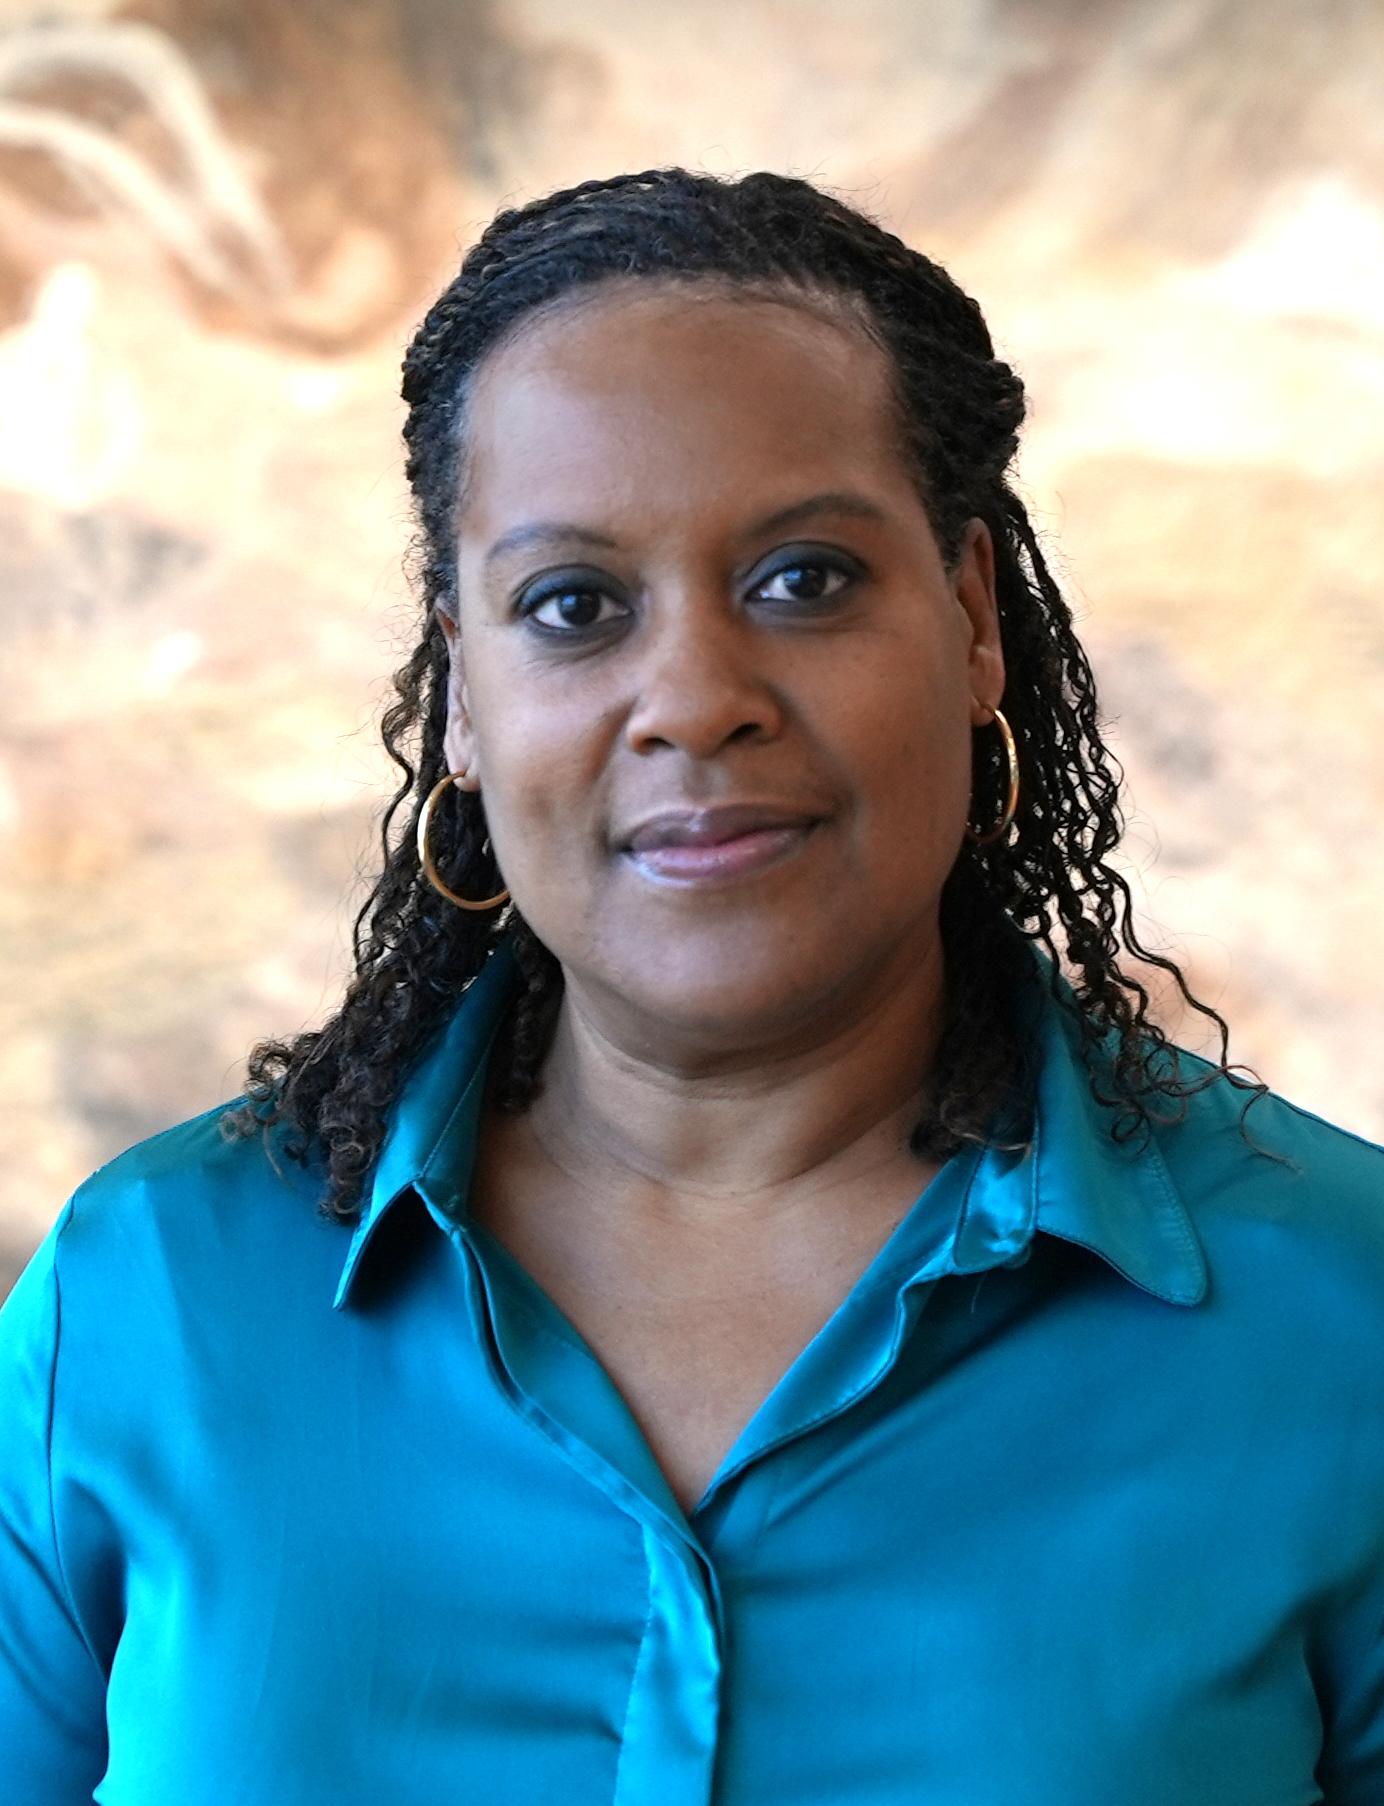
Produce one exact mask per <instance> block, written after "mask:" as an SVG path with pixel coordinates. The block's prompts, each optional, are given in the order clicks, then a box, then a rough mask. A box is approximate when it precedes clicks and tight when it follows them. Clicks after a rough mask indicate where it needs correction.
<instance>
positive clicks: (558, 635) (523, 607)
mask: <svg viewBox="0 0 1384 1806" xmlns="http://www.w3.org/2000/svg"><path fill="white" fill-rule="evenodd" d="M803 570H823V571H834V572H835V573H836V575H837V576H839V577H844V578H845V579H846V583H845V584H842V585H840V586H838V588H836V589H835V590H833V591H832V592H831V593H830V594H829V595H826V596H803V597H798V598H793V597H788V598H786V599H785V598H783V597H778V598H774V601H775V602H776V604H777V605H778V606H780V607H783V606H789V607H791V606H792V605H793V603H794V601H795V600H796V602H797V603H798V605H799V606H801V607H804V608H809V609H810V608H821V607H824V606H825V605H826V604H827V603H829V602H834V601H836V599H837V598H838V597H839V596H840V595H841V594H842V591H843V590H844V589H845V588H847V587H848V586H849V585H850V584H851V583H854V582H856V581H857V580H858V579H859V578H860V576H861V575H862V567H861V566H860V565H859V564H857V563H856V561H855V560H854V559H847V558H845V557H843V556H842V555H841V554H840V553H825V552H814V553H812V554H811V555H810V556H808V555H801V556H798V557H794V558H786V559H784V561H783V562H782V563H781V564H777V565H775V566H774V568H773V569H772V570H771V571H767V572H766V573H765V575H764V576H763V577H761V578H760V580H759V582H758V583H757V584H756V585H755V586H754V587H755V589H757V590H758V589H764V588H765V587H767V585H769V584H770V583H772V582H773V581H774V579H775V578H776V577H781V576H782V575H783V573H784V572H785V571H803ZM576 595H588V596H606V597H609V595H610V592H609V591H608V590H605V589H601V588H600V587H598V585H596V584H594V583H584V582H582V581H580V580H579V579H569V580H568V581H567V582H562V581H561V580H560V579H554V580H552V581H550V582H549V583H548V585H547V587H546V588H541V589H538V590H535V591H534V592H532V593H531V594H529V595H526V596H523V597H521V598H520V600H519V603H518V606H517V610H516V612H517V613H518V614H519V615H520V616H522V617H523V618H524V619H525V620H528V621H530V623H531V625H532V627H533V629H534V631H535V632H536V633H542V634H547V635H548V636H549V637H550V638H552V639H562V640H568V639H576V638H578V637H579V636H581V635H583V634H587V633H595V632H599V631H601V630H602V629H603V628H606V627H609V626H610V625H612V623H611V622H610V621H593V622H588V623H587V625H586V626H584V627H550V626H549V625H547V623H546V622H543V621H534V620H532V617H533V616H534V615H535V614H536V613H537V611H538V610H539V609H540V608H541V607H542V606H543V604H544V603H545V602H551V601H552V600H553V599H554V598H555V597H559V596H576Z"/></svg>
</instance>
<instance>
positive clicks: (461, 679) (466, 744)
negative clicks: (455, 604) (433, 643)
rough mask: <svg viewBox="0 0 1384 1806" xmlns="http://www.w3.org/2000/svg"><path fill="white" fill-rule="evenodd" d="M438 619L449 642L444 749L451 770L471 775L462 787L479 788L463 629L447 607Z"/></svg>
mask: <svg viewBox="0 0 1384 1806" xmlns="http://www.w3.org/2000/svg"><path fill="white" fill-rule="evenodd" d="M437 618H438V621H439V622H440V623H441V626H442V632H443V635H444V636H445V638H446V641H447V726H446V728H445V729H444V731H443V735H442V750H443V753H444V755H445V757H446V760H447V769H448V771H462V772H465V773H466V774H467V775H466V776H465V777H464V778H459V779H458V780H457V783H458V786H459V788H461V789H462V790H479V789H480V770H479V767H478V763H477V757H476V736H475V730H474V727H473V725H472V721H471V696H470V692H469V690H468V688H467V684H466V666H465V662H464V660H463V658H462V653H461V632H460V629H459V628H458V626H457V624H456V622H455V621H454V620H453V619H452V617H451V615H449V614H448V613H447V612H446V610H445V609H441V608H439V609H438V610H437Z"/></svg>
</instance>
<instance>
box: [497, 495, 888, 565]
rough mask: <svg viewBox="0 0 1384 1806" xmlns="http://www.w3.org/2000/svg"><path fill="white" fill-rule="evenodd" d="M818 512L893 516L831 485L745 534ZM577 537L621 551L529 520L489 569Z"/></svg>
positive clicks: (602, 540) (505, 541) (588, 535)
mask: <svg viewBox="0 0 1384 1806" xmlns="http://www.w3.org/2000/svg"><path fill="white" fill-rule="evenodd" d="M817 514H842V515H846V516H848V517H850V518H851V519H855V520H871V521H887V520H888V519H889V516H888V514H887V513H886V512H885V510H884V509H883V508H881V507H880V505H879V503H878V502H872V501H871V500H870V499H869V497H868V496H864V495H858V494H857V493H856V492H855V491H854V490H850V489H827V490H823V491H822V493H821V494H820V495H809V496H806V497H805V498H804V499H803V500H802V501H800V502H790V503H789V505H788V506H787V507H786V508H776V509H775V510H774V512H773V513H772V514H766V515H764V516H763V517H762V518H761V519H760V520H757V521H755V522H754V524H753V525H752V526H750V527H749V528H747V529H746V532H745V538H746V539H758V538H759V537H760V536H761V535H762V534H765V533H773V532H776V531H778V530H779V529H780V528H782V527H791V526H795V525H796V524H797V522H799V521H802V520H806V519H808V518H809V517H810V516H812V515H817ZM574 540H575V541H576V542H577V543H579V544H581V545H587V546H599V547H601V548H602V549H603V550H605V551H617V550H618V549H619V545H620V542H619V540H618V539H612V538H611V537H610V535H609V534H608V533H597V532H596V531H594V529H592V528H591V527H580V526H577V525H576V523H575V522H572V521H559V520H540V521H525V522H524V523H523V525H522V526H518V527H511V528H510V530H509V532H508V533H502V534H501V535H500V537H499V538H498V539H497V540H496V541H495V543H494V545H493V546H491V548H490V550H489V551H488V552H487V553H486V555H485V561H484V563H485V569H486V570H489V569H490V567H491V565H493V564H495V563H496V562H497V561H498V560H499V559H501V558H503V557H505V556H506V555H507V554H509V553H511V552H531V551H537V550H540V549H541V548H543V547H545V546H551V545H556V544H558V543H560V542H561V543H565V544H569V545H570V544H571V543H572V542H573V541H574Z"/></svg>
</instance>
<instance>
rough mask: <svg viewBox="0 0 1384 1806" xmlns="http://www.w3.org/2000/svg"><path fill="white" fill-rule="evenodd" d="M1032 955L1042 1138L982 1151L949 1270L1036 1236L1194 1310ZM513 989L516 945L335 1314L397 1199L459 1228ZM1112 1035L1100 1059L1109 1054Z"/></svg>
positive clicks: (453, 1022)
mask: <svg viewBox="0 0 1384 1806" xmlns="http://www.w3.org/2000/svg"><path fill="white" fill-rule="evenodd" d="M1033 956H1034V959H1035V961H1036V962H1037V963H1038V965H1039V966H1040V967H1041V968H1042V973H1041V982H1040V983H1039V984H1038V985H1036V986H1033V987H1030V1000H1031V1001H1030V1008H1031V1012H1032V1014H1031V1016H1030V1018H1029V1021H1030V1023H1031V1025H1032V1032H1033V1033H1034V1035H1035V1038H1036V1046H1037V1051H1038V1076H1037V1112H1036V1123H1035V1132H1034V1135H1033V1139H1032V1141H1031V1143H1030V1145H1029V1147H1028V1149H1027V1150H1026V1151H1025V1152H1024V1153H1022V1154H1015V1153H1012V1152H1006V1151H1004V1150H1001V1149H998V1148H994V1147H987V1148H985V1149H984V1150H981V1151H980V1155H979V1158H978V1160H977V1161H976V1164H975V1169H974V1172H973V1174H972V1176H971V1180H970V1183H969V1184H968V1186H967V1187H966V1200H965V1204H964V1207H963V1209H962V1211H961V1214H960V1217H959V1219H958V1222H957V1225H956V1229H955V1231H954V1232H953V1235H952V1238H951V1243H950V1246H949V1249H948V1255H947V1260H946V1267H947V1270H949V1271H952V1272H958V1273H970V1272H979V1271H981V1270H982V1269H984V1268H986V1267H991V1266H994V1265H995V1264H996V1263H997V1262H998V1261H1001V1260H1003V1261H1004V1262H1005V1263H1006V1264H1008V1265H1017V1264H1018V1263H1019V1262H1021V1261H1022V1260H1023V1259H1025V1258H1026V1254H1027V1249H1028V1245H1029V1243H1030V1242H1031V1241H1032V1239H1033V1236H1034V1234H1035V1232H1041V1233H1043V1234H1046V1235H1053V1236H1058V1237H1060V1238H1061V1239H1062V1240H1064V1241H1068V1242H1074V1243H1076V1244H1078V1245H1079V1246H1080V1247H1083V1248H1087V1249H1090V1250H1091V1251H1092V1252H1093V1253H1095V1254H1097V1255H1099V1256H1100V1257H1101V1259H1102V1260H1104V1261H1106V1262H1108V1264H1109V1265H1110V1266H1111V1267H1113V1268H1114V1269H1115V1271H1116V1272H1118V1273H1120V1274H1122V1275H1123V1276H1124V1278H1126V1279H1128V1280H1130V1281H1132V1282H1133V1284H1135V1285H1137V1286H1140V1287H1142V1288H1143V1290H1145V1291H1146V1292H1150V1293H1152V1294H1153V1295H1154V1296H1155V1297H1157V1298H1161V1299H1164V1300H1166V1301H1167V1302H1168V1303H1169V1304H1185V1305H1191V1304H1199V1303H1200V1302H1201V1300H1202V1299H1203V1298H1204V1297H1205V1296H1206V1291H1207V1271H1206V1262H1205V1258H1204V1255H1203V1252H1202V1248H1201V1244H1200V1243H1199V1241H1198V1239H1197V1236H1196V1233H1195V1231H1194V1229H1193V1227H1192V1223H1191V1219H1190V1217H1189V1216H1188V1213H1187V1208H1186V1206H1185V1204H1184V1203H1183V1201H1182V1199H1181V1197H1180V1195H1179V1194H1178V1191H1177V1189H1176V1187H1175V1186H1174V1184H1173V1180H1172V1176H1171V1174H1170V1173H1169V1171H1168V1167H1167V1164H1166V1162H1165V1161H1164V1158H1163V1154H1162V1151H1161V1149H1160V1147H1159V1144H1158V1139H1157V1132H1156V1131H1155V1132H1153V1133H1152V1134H1151V1135H1150V1136H1149V1138H1148V1139H1147V1141H1141V1140H1130V1141H1126V1142H1116V1141H1114V1140H1113V1139H1112V1137H1111V1134H1110V1129H1109V1122H1110V1113H1109V1109H1108V1107H1105V1106H1101V1105H1099V1104H1097V1103H1096V1101H1095V1100H1094V1098H1093V1097H1092V1095H1091V1091H1090V1086H1089V1081H1088V1079H1087V1075H1086V1067H1085V1064H1084V1062H1083V1060H1082V1056H1081V1052H1080V1029H1079V1026H1078V1025H1077V1024H1076V1023H1075V1022H1074V1021H1072V1020H1071V1019H1070V1018H1069V1017H1068V1015H1067V1012H1066V1011H1065V1010H1063V1009H1061V1008H1060V1007H1059V1005H1058V1004H1057V1002H1056V1001H1055V999H1054V998H1053V996H1052V994H1051V991H1050V989H1049V984H1048V980H1049V974H1050V971H1051V961H1050V960H1049V959H1048V957H1047V955H1046V954H1044V953H1042V952H1041V951H1040V950H1039V949H1037V948H1034V949H1033ZM518 986H519V970H518V965H517V962H516V960H515V957H514V951H513V944H512V942H511V940H510V938H509V937H508V936H504V937H503V938H502V939H501V940H500V941H498V942H497V943H496V945H495V946H494V947H493V948H492V949H491V951H490V953H489V954H488V956H487V958H486V961H485V963H484V965H483V966H482V967H481V969H480V971H479V973H478V974H477V975H476V977H475V979H474V980H473V982H472V983H471V984H470V985H469V986H468V987H467V989H466V991H465V993H464V994H463V996H462V999H461V1002H460V1003H459V1004H458V1006H457V1008H456V1009H455V1010H454V1011H453V1013H452V1015H451V1017H450V1019H449V1020H448V1021H447V1023H446V1024H445V1025H444V1027H443V1028H442V1029H441V1030H440V1031H439V1033H438V1035H437V1036H436V1038H435V1039H434V1041H433V1043H432V1045H431V1046H430V1047H429V1049H428V1050H427V1051H426V1053H425V1054H424V1055H423V1057H422V1059H421V1060H420V1062H419V1063H418V1065H417V1066H416V1067H415V1068H414V1069H413V1071H412V1073H411V1074H410V1075H409V1077H408V1078H407V1079H406V1080H405V1083H404V1086H403V1089H402V1091H401V1092H400V1095H399V1097H398V1099H397V1101H396V1104H395V1106H394V1110H393V1114H392V1120H391V1123H390V1127H389V1130H388V1132H387V1134H386V1137H385V1141H384V1145H383V1147H382V1148H381V1151H380V1156H379V1159H378V1161H377V1162H376V1165H375V1171H374V1177H373V1181H372V1184H371V1188H370V1197H369V1200H368V1202H367V1204H366V1207H365V1209H364V1211H363V1213H362V1215H361V1218H360V1221H359V1222H358V1224H357V1225H356V1228H355V1232H354V1234H353V1235H352V1237H351V1242H350V1246H349V1247H348V1249H347V1251H346V1259H345V1264H344V1265H343V1267H342V1271H341V1278H340V1283H339V1284H338V1286H337V1290H336V1297H335V1299H334V1301H333V1303H334V1306H335V1308H337V1309H340V1308H341V1307H342V1306H343V1305H344V1304H345V1303H346V1301H347V1299H348V1297H349V1295H350V1290H351V1285H352V1281H353V1279H354V1276H355V1274H356V1272H357V1270H358V1269H359V1267H360V1264H361V1261H362V1259H363V1258H364V1257H365V1254H366V1250H367V1249H368V1247H369V1245H370V1243H371V1241H372V1240H373V1238H374V1236H375V1233H376V1231H377V1230H378V1228H379V1225H380V1223H381V1221H382V1220H383V1218H384V1217H385V1215H386V1213H387V1212H388V1211H389V1210H390V1209H392V1208H393V1207H394V1205H395V1204H396V1203H397V1202H398V1200H399V1199H400V1198H402V1197H404V1196H406V1195H407V1194H409V1193H411V1192H416V1193H417V1194H418V1195H419V1196H421V1198H422V1199H423V1201H424V1203H425V1204H426V1205H427V1206H428V1208H429V1210H430V1211H431V1213H432V1214H433V1216H434V1217H436V1218H438V1219H439V1220H441V1221H444V1222H445V1221H451V1222H454V1223H460V1224H464V1222H465V1201H466V1193H467V1190H468V1188H469V1185H470V1180H471V1172H472V1168H473V1166H474V1163H475V1151H476V1134H477V1128H478V1125H479V1121H480V1111H481V1103H482V1098H483V1094H484V1085H485V1074H486V1068H487V1065H488V1062H489V1055H490V1051H491V1048H492V1046H493V1043H494V1040H495V1037H496V1035H497V1033H498V1031H499V1028H500V1026H501V1024H502V1022H503V1021H504V1017H505V1014H506V1012H507V1010H508V1007H509V1004H510V1003H511V1001H512V1000H513V998H514V996H515V994H516V993H517V990H518ZM1058 986H1059V989H1060V990H1063V991H1065V992H1066V993H1067V994H1068V995H1069V996H1070V995H1071V987H1070V986H1069V985H1068V984H1067V981H1066V979H1065V978H1062V977H1060V976H1059V978H1058ZM1113 1035H1114V1031H1113V1030H1111V1031H1110V1035H1109V1036H1107V1037H1106V1040H1105V1041H1104V1042H1102V1043H1101V1049H1102V1051H1104V1052H1107V1053H1108V1051H1109V1047H1110V1043H1111V1041H1112V1039H1113ZM1097 1057H1098V1058H1099V1055H1098V1056H1097Z"/></svg>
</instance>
